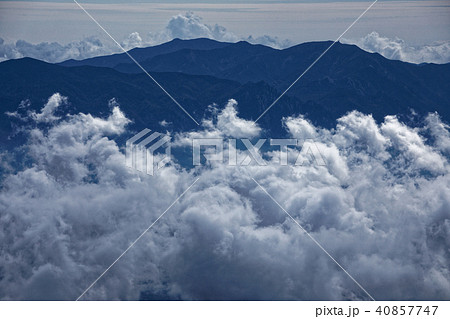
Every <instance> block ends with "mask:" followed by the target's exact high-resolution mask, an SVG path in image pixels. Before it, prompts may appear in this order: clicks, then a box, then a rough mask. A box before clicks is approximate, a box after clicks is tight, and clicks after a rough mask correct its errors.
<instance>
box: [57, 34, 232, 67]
mask: <svg viewBox="0 0 450 319" xmlns="http://www.w3.org/2000/svg"><path fill="white" fill-rule="evenodd" d="M228 45H230V43H227V42H219V41H215V40H211V39H204V38H200V39H193V40H181V39H173V40H172V41H170V42H166V43H163V44H160V45H156V46H151V47H147V48H135V49H131V50H130V51H128V52H129V53H130V54H131V56H133V58H134V59H136V61H138V62H141V61H144V60H147V59H150V58H152V57H155V56H157V55H161V54H168V53H171V52H176V51H179V50H183V49H194V48H195V49H197V50H212V49H218V48H224V47H226V46H228ZM130 61H131V60H130V57H129V56H128V55H126V54H125V53H118V54H112V55H107V56H100V57H94V58H89V59H85V60H73V59H71V60H67V61H64V62H61V63H59V65H62V66H101V67H109V68H112V67H115V66H116V65H118V64H121V63H129V62H130Z"/></svg>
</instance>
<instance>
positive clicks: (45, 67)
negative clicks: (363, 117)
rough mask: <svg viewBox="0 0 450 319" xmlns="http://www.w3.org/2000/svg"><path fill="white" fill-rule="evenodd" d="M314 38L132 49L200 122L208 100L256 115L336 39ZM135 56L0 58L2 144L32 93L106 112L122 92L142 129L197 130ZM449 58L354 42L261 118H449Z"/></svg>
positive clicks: (34, 99)
mask: <svg viewBox="0 0 450 319" xmlns="http://www.w3.org/2000/svg"><path fill="white" fill-rule="evenodd" d="M330 44H331V42H310V43H304V44H300V45H297V46H294V47H291V48H288V49H284V50H277V49H273V48H270V47H265V46H262V45H252V44H250V43H247V42H238V43H223V42H218V41H214V40H209V39H195V40H179V39H176V40H173V41H170V42H168V43H165V44H162V45H159V46H154V47H149V48H140V49H133V50H131V51H130V54H131V55H132V56H133V57H134V58H135V59H137V60H138V61H139V62H140V63H141V64H142V65H143V66H144V67H145V68H146V69H147V70H148V71H149V72H151V74H152V76H154V77H155V79H157V80H158V81H159V82H160V83H161V85H162V86H163V87H165V88H166V89H167V90H168V91H169V92H170V93H171V94H172V95H173V96H174V97H175V98H176V99H177V100H178V101H179V102H180V103H181V104H182V105H183V106H184V107H185V108H186V109H187V110H188V111H189V112H190V113H191V114H192V115H193V116H194V117H195V118H196V119H197V121H200V120H201V118H202V117H203V116H204V114H205V110H206V108H207V106H208V105H210V104H212V103H216V104H217V105H218V107H223V106H224V104H225V103H226V101H227V100H228V99H230V98H234V99H236V100H237V101H238V103H239V105H238V111H239V114H240V116H242V117H244V118H247V119H256V117H257V116H259V115H260V114H261V112H262V111H264V110H265V109H266V108H267V107H268V106H269V105H270V104H271V103H272V102H273V101H274V100H275V99H276V98H277V97H278V96H279V95H280V94H281V92H283V91H284V90H285V89H286V88H287V87H288V86H289V85H290V84H291V83H292V82H293V81H294V80H295V79H296V78H297V77H298V76H299V75H300V74H301V73H302V72H303V71H304V70H305V69H306V68H307V67H308V66H309V65H310V64H311V63H312V62H313V61H314V60H315V59H316V58H317V57H318V56H319V55H320V54H321V53H322V52H323V51H324V50H325V49H326V48H327V47H328V46H329V45H330ZM140 71H141V70H139V69H136V66H135V65H134V64H133V62H132V61H130V59H129V57H128V56H127V55H126V54H117V55H110V56H103V57H96V58H92V59H87V60H82V61H74V60H69V61H65V62H63V63H60V64H57V65H55V64H49V63H45V62H41V61H37V60H33V59H29V58H24V59H19V60H10V61H5V62H2V63H0V85H1V87H2V88H3V89H2V90H1V92H0V123H1V133H2V136H3V137H2V138H1V140H2V141H4V142H5V143H6V138H7V137H8V136H9V135H10V133H11V123H10V122H11V119H10V118H8V117H6V115H5V111H10V112H11V111H14V110H16V109H17V107H18V105H19V103H20V101H22V100H25V99H29V100H30V102H31V103H32V107H33V108H35V109H40V108H41V107H42V105H43V104H44V103H45V101H46V99H47V98H48V97H49V96H50V95H51V94H53V93H55V92H60V93H61V94H62V95H65V96H68V98H69V101H70V103H71V105H70V107H71V108H72V111H73V112H85V113H92V114H95V115H102V114H106V113H107V111H108V108H107V102H108V100H109V99H111V98H116V99H117V100H118V101H119V103H120V104H121V108H122V109H123V110H124V111H125V113H126V114H127V116H128V117H129V118H131V119H132V120H133V121H134V124H133V127H135V128H136V129H139V128H141V127H152V128H153V129H160V130H163V129H165V128H163V127H161V126H160V125H159V122H160V121H162V120H165V121H168V122H171V123H172V124H173V125H172V126H171V127H170V129H171V130H175V131H176V130H186V129H196V128H197V126H196V125H195V123H193V122H192V121H191V120H190V119H189V118H187V117H186V115H185V114H184V113H183V112H182V111H181V110H180V109H179V108H178V106H177V105H175V103H174V102H173V101H171V100H170V98H168V97H167V96H166V95H165V94H164V93H163V92H162V90H161V89H160V88H158V87H157V86H156V85H155V83H153V81H152V80H151V79H149V78H148V77H147V76H146V75H145V74H143V73H142V72H140ZM449 106H450V64H444V65H435V64H423V65H415V64H410V63H404V62H400V61H391V60H388V59H385V58H384V57H382V56H381V55H379V54H374V53H368V52H365V51H363V50H361V49H359V48H358V47H356V46H354V45H346V44H340V43H337V44H336V45H335V46H334V47H333V48H332V49H331V50H329V52H328V53H327V54H326V55H325V56H324V57H323V58H322V59H321V60H320V61H319V62H318V63H317V64H316V65H314V67H313V68H311V70H310V71H309V72H308V73H306V75H305V76H304V77H303V78H302V79H301V80H300V81H299V82H298V83H297V84H296V85H295V86H293V87H292V88H291V90H290V91H289V92H288V93H287V94H286V95H285V96H284V97H283V98H282V99H280V101H279V102H278V103H277V104H276V105H275V106H274V107H273V108H272V109H271V110H270V111H269V112H268V113H267V114H266V115H265V116H264V117H263V118H261V120H260V122H259V123H260V125H261V126H262V127H263V128H264V129H265V130H266V132H272V133H273V134H283V128H282V126H281V120H282V118H283V117H286V116H290V115H297V114H304V115H305V116H306V117H307V118H308V119H310V120H311V121H312V122H313V123H314V124H316V125H318V126H323V127H333V126H334V125H335V123H336V122H335V120H336V119H337V118H338V117H340V116H342V115H344V114H345V113H347V112H349V111H352V110H355V109H356V110H359V111H361V112H363V113H368V114H369V113H370V114H373V115H374V117H375V118H376V119H377V120H378V121H381V120H382V119H383V117H384V116H386V115H390V114H397V115H399V116H400V117H402V118H403V119H405V120H408V118H409V116H410V114H411V109H414V110H415V112H416V113H418V114H419V115H425V114H427V113H428V112H434V111H437V112H438V113H439V114H440V115H441V116H442V118H443V119H444V121H446V122H450V107H449Z"/></svg>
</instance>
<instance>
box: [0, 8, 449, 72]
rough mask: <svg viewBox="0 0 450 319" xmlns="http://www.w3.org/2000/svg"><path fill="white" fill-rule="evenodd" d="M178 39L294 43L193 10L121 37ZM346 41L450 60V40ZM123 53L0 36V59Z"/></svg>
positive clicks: (143, 42) (91, 41)
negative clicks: (239, 31)
mask: <svg viewBox="0 0 450 319" xmlns="http://www.w3.org/2000/svg"><path fill="white" fill-rule="evenodd" d="M175 38H180V39H195V38H208V39H213V40H217V41H222V42H238V41H247V42H249V43H253V44H262V45H266V46H269V47H272V48H276V49H283V48H288V47H290V46H292V45H294V43H293V42H292V41H290V40H289V39H279V38H278V37H274V36H270V35H262V36H253V35H245V36H240V35H236V34H235V33H233V32H231V31H229V30H227V28H225V27H224V26H221V25H219V24H215V25H208V24H206V23H204V22H203V21H202V18H201V17H200V16H198V15H196V14H194V13H193V12H186V13H185V14H178V15H175V16H173V17H172V18H171V19H170V20H169V21H168V23H167V25H166V27H165V28H164V29H163V30H161V31H159V32H153V33H152V32H149V33H148V34H146V35H141V34H139V33H138V32H132V33H130V34H129V35H128V36H127V37H126V38H124V39H121V40H120V42H121V45H122V46H123V47H124V48H125V49H126V50H130V49H133V48H138V47H148V46H153V45H157V44H161V43H164V42H168V41H170V40H172V39H175ZM343 42H345V43H352V44H356V45H358V46H359V47H360V48H362V49H363V50H366V51H369V52H377V53H380V54H381V55H383V56H384V57H386V58H388V59H393V60H401V61H404V62H410V63H417V64H419V63H437V64H443V63H449V62H450V42H449V41H442V42H439V43H431V44H427V45H423V46H411V45H409V44H408V43H406V42H405V41H403V40H401V39H399V38H394V39H390V38H387V37H384V36H382V35H380V34H378V33H377V32H372V33H370V34H368V35H367V36H365V37H362V38H359V39H345V40H343ZM120 52H121V50H120V48H118V47H117V46H116V45H115V44H114V43H112V42H110V41H102V40H101V39H99V38H97V37H95V36H90V37H86V38H84V39H82V40H78V41H72V42H69V43H67V44H60V43H58V42H51V43H50V42H41V43H38V44H33V43H30V42H28V41H26V40H17V41H16V42H7V41H5V40H4V39H3V38H1V37H0V61H2V60H3V61H4V60H9V59H18V58H23V57H31V58H35V59H38V60H42V61H46V62H50V63H58V62H62V61H65V60H69V59H75V60H82V59H87V58H92V57H96V56H101V55H107V54H114V53H120Z"/></svg>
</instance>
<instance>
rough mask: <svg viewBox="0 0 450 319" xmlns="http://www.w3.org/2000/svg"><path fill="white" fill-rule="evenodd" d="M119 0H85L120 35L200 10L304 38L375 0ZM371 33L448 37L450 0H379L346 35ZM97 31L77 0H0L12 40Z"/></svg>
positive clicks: (242, 26)
mask: <svg viewBox="0 0 450 319" xmlns="http://www.w3.org/2000/svg"><path fill="white" fill-rule="evenodd" d="M93 2H95V3H93ZM120 2H122V1H117V0H116V1H114V0H111V1H101V0H97V1H90V0H81V1H80V3H82V4H83V5H84V6H85V8H86V9H87V10H88V11H89V12H90V13H91V14H92V15H93V16H94V17H95V18H96V19H97V20H98V21H99V22H100V23H101V24H102V25H103V26H104V27H105V28H106V29H107V30H108V31H110V33H111V34H112V35H113V36H114V37H116V38H117V39H118V40H122V39H123V38H124V37H126V36H127V35H129V34H130V33H132V32H135V31H137V32H139V33H140V34H141V35H145V34H148V33H149V32H152V33H156V32H159V31H161V30H163V29H164V27H165V26H166V25H167V22H168V21H169V19H170V18H171V17H172V16H174V15H176V14H179V13H184V12H186V11H193V12H195V13H196V14H197V15H199V16H201V17H202V18H203V22H204V23H207V24H211V25H214V24H216V23H217V24H219V25H221V26H224V27H226V28H227V30H228V31H230V32H233V33H234V34H237V35H239V36H243V37H246V36H249V35H252V36H261V35H271V36H278V37H279V38H281V39H289V40H291V41H293V42H294V43H300V42H305V41H314V40H333V39H335V38H337V36H339V35H340V34H341V33H342V32H343V31H344V30H345V29H346V28H347V27H348V25H350V24H351V23H352V22H353V21H354V19H356V17H358V15H359V14H360V13H361V12H362V11H364V10H365V8H367V7H368V6H369V4H370V2H371V1H359V2H356V1H344V2H331V1H320V2H315V3H310V2H308V1H281V2H282V3H280V2H277V3H273V1H255V0H254V1H245V2H243V1H234V2H235V3H230V2H227V3H223V2H224V1H211V0H210V1H199V0H197V1H196V2H197V3H194V4H192V3H190V2H188V1H180V0H178V1H169V2H166V3H156V2H158V1H152V0H140V1H139V2H144V3H135V2H136V1H131V2H132V3H130V2H127V3H120ZM198 2H203V3H198ZM372 31H376V32H378V33H380V34H381V35H383V36H387V37H391V38H394V37H399V38H401V39H404V40H405V41H407V42H408V43H410V44H412V45H421V44H428V43H432V42H435V41H449V40H450V2H449V1H395V0H392V1H379V2H378V3H377V4H375V6H374V7H373V8H372V9H371V10H370V11H369V12H368V13H367V14H366V15H365V16H364V17H363V18H362V19H361V20H360V21H359V22H358V23H357V24H356V25H355V26H354V27H353V28H352V29H351V30H350V31H349V32H348V34H346V36H345V37H346V38H359V37H363V36H365V35H367V34H368V33H370V32H372ZM91 35H94V36H97V37H99V38H103V37H105V35H104V34H103V33H102V31H101V30H100V29H99V28H98V26H97V25H95V24H94V23H93V22H92V21H91V20H90V19H89V18H88V17H87V16H86V14H85V13H84V12H83V11H81V9H80V8H79V7H78V6H77V5H76V4H75V3H74V2H73V1H71V0H67V1H47V2H37V1H14V2H12V1H11V2H10V1H2V0H0V37H1V38H3V39H5V41H16V40H18V39H23V40H26V41H28V42H31V43H39V42H43V41H49V42H51V41H57V42H60V43H68V42H70V41H75V40H80V39H82V38H83V37H87V36H91Z"/></svg>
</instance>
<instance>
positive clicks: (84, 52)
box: [0, 37, 120, 62]
mask: <svg viewBox="0 0 450 319" xmlns="http://www.w3.org/2000/svg"><path fill="white" fill-rule="evenodd" d="M119 51H120V48H118V47H116V46H113V45H106V44H104V43H103V42H102V41H101V40H100V39H98V38H96V37H87V38H85V39H83V40H80V41H73V42H70V43H68V44H65V45H62V44H59V43H57V42H51V43H49V42H41V43H38V44H32V43H29V42H27V41H25V40H18V41H16V42H15V43H5V41H4V40H3V39H2V38H0V61H4V60H9V59H19V58H23V57H31V58H34V59H38V60H42V61H46V62H61V61H65V60H68V59H86V58H90V57H94V56H98V55H106V54H112V53H117V52H119Z"/></svg>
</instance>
